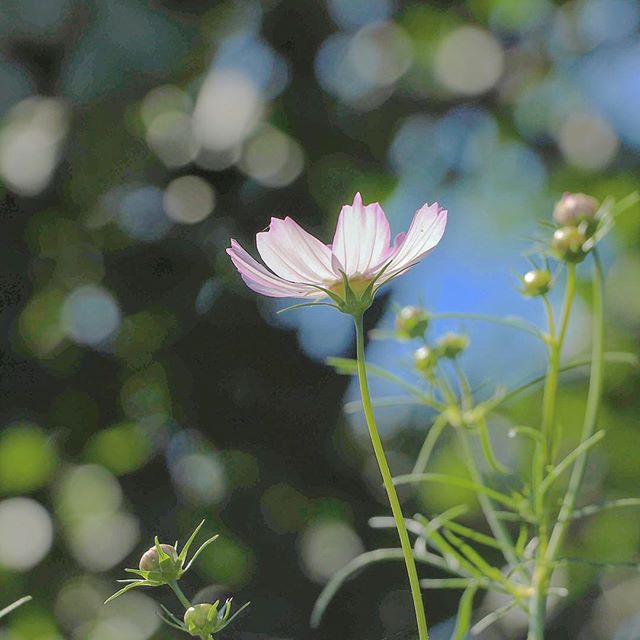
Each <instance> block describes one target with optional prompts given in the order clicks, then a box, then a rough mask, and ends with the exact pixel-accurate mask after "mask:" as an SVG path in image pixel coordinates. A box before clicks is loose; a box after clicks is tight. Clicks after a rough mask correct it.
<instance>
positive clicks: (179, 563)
mask: <svg viewBox="0 0 640 640" xmlns="http://www.w3.org/2000/svg"><path fill="white" fill-rule="evenodd" d="M203 525H204V520H203V521H202V522H201V523H200V524H199V525H198V526H197V527H196V530H195V531H194V532H193V533H192V534H191V536H190V537H189V539H188V540H187V542H186V543H185V545H184V547H183V548H182V550H181V551H178V543H177V542H176V543H175V545H171V544H165V543H160V542H159V540H158V538H157V536H156V538H155V544H154V545H153V547H151V548H150V549H148V550H147V551H145V552H144V553H143V554H142V557H141V558H140V562H139V563H138V569H125V571H126V572H127V573H132V574H134V575H136V576H138V577H137V578H135V579H132V580H119V581H118V582H122V583H126V584H125V586H124V587H123V588H122V589H120V590H119V591H117V592H116V593H114V594H113V595H112V596H111V597H110V598H108V599H107V600H106V602H105V604H107V603H109V602H111V601H112V600H115V599H116V598H119V597H120V596H121V595H124V594H125V593H127V591H131V590H132V589H136V588H138V587H161V586H163V585H166V586H168V587H170V588H171V589H172V590H173V591H174V593H175V594H176V595H177V596H178V599H179V600H180V602H181V604H182V605H183V606H184V607H185V609H186V611H185V614H184V618H183V620H180V619H179V618H178V617H177V616H175V615H174V614H173V613H171V612H170V611H169V610H168V609H166V608H165V607H162V608H163V610H164V613H165V615H164V616H163V617H162V619H163V621H164V622H166V623H167V624H168V625H169V626H171V627H174V628H176V629H180V630H181V631H185V632H187V633H189V634H190V635H192V636H196V637H199V638H203V640H209V639H210V638H212V637H213V634H214V633H217V632H219V631H221V630H222V629H224V628H225V627H226V626H228V625H229V624H230V623H231V622H232V621H233V619H234V618H235V617H236V616H237V615H238V614H239V613H240V612H241V611H242V610H243V609H245V607H247V606H249V603H247V604H245V605H244V606H243V607H241V608H240V609H239V610H238V611H237V612H236V613H235V614H234V615H231V598H229V599H227V600H226V601H225V603H224V604H223V605H222V607H220V601H219V600H218V601H216V602H214V603H213V604H206V603H203V604H196V605H191V603H190V602H189V600H187V598H186V596H185V595H184V593H183V592H182V590H181V589H180V587H179V586H178V580H180V578H182V576H184V574H185V573H186V572H187V571H188V570H189V569H190V568H191V566H192V565H193V563H194V561H195V560H196V558H197V557H198V556H199V555H200V554H201V553H202V551H204V549H206V548H207V547H208V546H209V545H210V544H211V543H212V542H214V541H215V540H216V539H217V538H218V536H217V535H216V536H213V537H211V538H209V539H208V540H205V542H204V543H203V544H202V545H200V548H199V549H198V550H197V551H196V552H195V553H194V554H193V556H192V558H191V559H190V560H189V561H188V562H187V554H188V553H189V549H190V547H191V545H192V544H193V541H194V540H195V538H196V536H197V535H198V532H199V531H200V529H201V528H202V526H203Z"/></svg>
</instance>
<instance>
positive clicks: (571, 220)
mask: <svg viewBox="0 0 640 640" xmlns="http://www.w3.org/2000/svg"><path fill="white" fill-rule="evenodd" d="M598 207H599V204H598V201H597V200H596V199H595V198H592V197H591V196H588V195H585V194H584V193H564V194H563V195H562V198H560V200H558V202H556V206H555V208H554V210H553V219H554V220H555V221H556V222H557V223H558V224H559V225H560V226H561V227H577V226H578V225H580V224H581V223H586V225H587V227H588V226H590V225H591V224H592V223H593V222H594V220H595V217H596V213H597V212H598Z"/></svg>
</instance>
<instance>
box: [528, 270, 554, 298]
mask: <svg viewBox="0 0 640 640" xmlns="http://www.w3.org/2000/svg"><path fill="white" fill-rule="evenodd" d="M551 282H552V276H551V273H549V271H547V270H546V269H533V270H532V271H527V273H525V274H524V276H522V289H521V291H522V293H523V294H524V295H525V296H530V297H533V296H543V295H544V294H545V293H548V292H549V290H550V289H551Z"/></svg>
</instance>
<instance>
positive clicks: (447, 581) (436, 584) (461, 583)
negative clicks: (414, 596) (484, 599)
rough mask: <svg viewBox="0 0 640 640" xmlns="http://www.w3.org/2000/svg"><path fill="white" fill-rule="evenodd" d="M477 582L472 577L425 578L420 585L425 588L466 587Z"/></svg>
mask: <svg viewBox="0 0 640 640" xmlns="http://www.w3.org/2000/svg"><path fill="white" fill-rule="evenodd" d="M472 584H476V582H475V581H474V580H471V579H470V578H423V579H422V580H420V586H421V587H422V588H423V589H466V588H467V587H469V586H470V585H472Z"/></svg>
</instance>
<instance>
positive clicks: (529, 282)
mask: <svg viewBox="0 0 640 640" xmlns="http://www.w3.org/2000/svg"><path fill="white" fill-rule="evenodd" d="M607 215H608V214H607V212H606V207H601V206H600V205H599V203H598V201H597V200H596V199H595V198H592V197H591V196H588V195H586V194H584V193H564V194H563V195H562V198H560V200H558V202H556V204H555V207H554V210H553V220H554V222H555V223H556V228H555V230H554V232H553V236H552V238H551V241H550V244H549V253H550V254H551V255H552V256H553V257H554V258H556V259H557V260H560V261H562V262H569V263H573V264H575V263H578V262H582V261H583V260H584V259H585V258H586V256H587V254H588V253H589V251H591V249H592V248H593V247H594V246H595V243H596V240H597V235H598V234H600V233H601V232H599V231H598V229H599V228H600V227H601V226H606V225H605V224H604V222H605V218H606V217H607ZM520 285H521V286H520V291H521V293H522V294H523V295H525V296H527V297H529V298H531V297H535V296H544V295H546V294H547V293H548V292H549V291H550V290H551V288H552V286H553V276H552V274H551V272H550V271H549V269H548V267H545V268H542V269H532V270H531V271H528V272H527V273H525V274H524V275H523V276H521V277H520Z"/></svg>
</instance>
